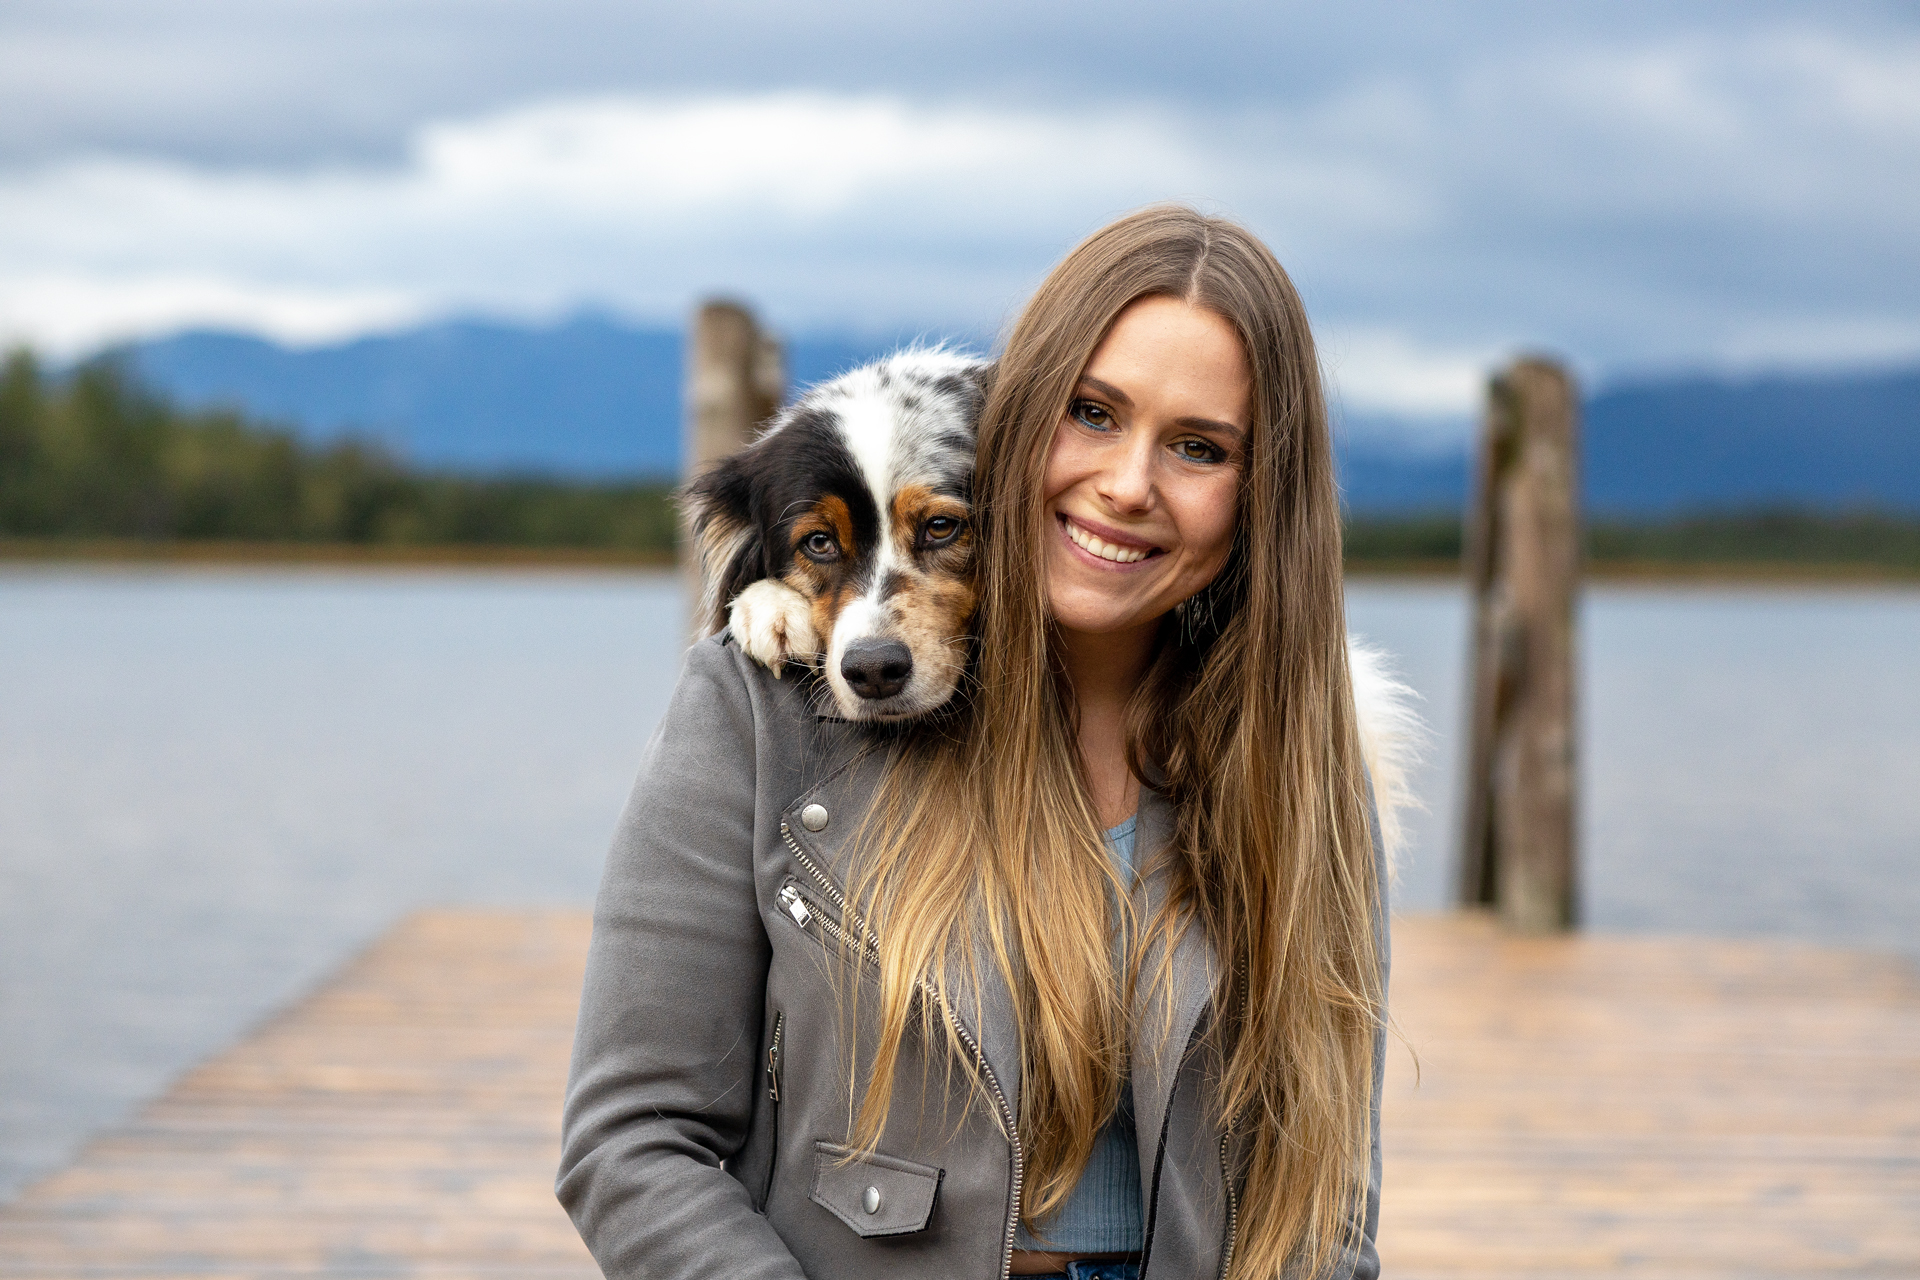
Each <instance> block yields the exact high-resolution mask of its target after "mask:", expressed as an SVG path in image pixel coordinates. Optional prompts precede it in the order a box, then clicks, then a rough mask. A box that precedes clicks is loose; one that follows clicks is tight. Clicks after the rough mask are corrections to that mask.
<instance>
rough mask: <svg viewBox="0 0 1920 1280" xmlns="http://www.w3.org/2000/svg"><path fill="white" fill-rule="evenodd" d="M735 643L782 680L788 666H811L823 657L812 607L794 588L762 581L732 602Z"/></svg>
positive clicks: (730, 613) (729, 612) (729, 616)
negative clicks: (819, 657) (795, 664)
mask: <svg viewBox="0 0 1920 1280" xmlns="http://www.w3.org/2000/svg"><path fill="white" fill-rule="evenodd" d="M727 625H728V626H729V627H731V628H732V630H733V641H734V643H735V644H737V645H739V646H740V647H741V648H742V649H744V650H746V653H747V656H748V657H749V658H752V659H753V660H754V661H755V662H758V663H759V664H760V665H761V666H763V667H766V668H767V669H769V670H770V671H772V672H773V675H774V679H776V680H777V679H779V678H780V669H781V668H782V667H784V666H786V664H787V663H789V662H801V663H807V664H809V665H811V664H812V663H813V662H814V660H815V659H816V658H818V656H819V653H820V641H819V637H818V636H816V635H815V634H814V631H813V607H812V605H811V604H810V603H809V601H808V600H807V598H806V597H805V596H803V595H801V594H800V593H799V592H798V591H795V590H794V589H793V588H792V587H789V586H786V585H784V584H783V583H779V582H775V581H773V580H772V579H769V578H762V579H761V580H760V581H759V582H756V583H754V584H753V585H752V586H750V587H748V588H747V589H746V590H745V591H742V592H741V593H740V594H739V595H737V596H735V597H734V598H733V603H732V604H731V605H729V606H728V608H727Z"/></svg>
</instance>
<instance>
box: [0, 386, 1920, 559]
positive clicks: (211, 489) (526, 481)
mask: <svg viewBox="0 0 1920 1280" xmlns="http://www.w3.org/2000/svg"><path fill="white" fill-rule="evenodd" d="M670 494H671V490H670V487H669V486H668V485H666V484H664V483H660V482H651V483H649V482H640V481H581V480H560V479H552V478H544V477H537V476H467V475H455V474H447V473H439V472H430V471H422V470H418V469H414V468H411V467H409V466H407V465H406V464H404V463H403V462H402V461H401V460H400V459H399V458H397V457H395V456H394V455H393V454H392V453H390V452H388V451H387V450H385V449H383V448H381V447H380V446H379V445H378V444H376V443H373V442H371V441H367V440H356V439H347V440H342V441H339V442H337V443H333V444H326V445H318V444H310V443H306V442H304V441H302V440H301V439H300V437H299V436H298V434H296V433H295V432H294V431H293V430H292V429H290V428H288V427H285V426H280V425H277V424H273V423H266V422H260V421H256V420H253V419H250V418H248V417H246V416H245V415H244V414H241V413H239V412H236V411H233V410H226V409H212V410H185V409H181V408H179V407H177V406H175V405H173V404H171V403H170V402H169V401H167V400H166V399H165V398H164V397H162V396H160V395H158V394H156V393H155V392H153V391H152V390H150V389H149V388H147V387H145V386H143V385H142V384H141V383H140V382H139V380H138V379H136V378H135V377H134V376H133V375H132V373H131V371H130V370H129V369H128V368H127V366H126V365H125V364H124V363H123V362H121V361H119V360H117V359H114V358H111V357H107V358H101V359H96V360H92V361H89V362H87V363H85V364H82V365H80V366H79V367H78V368H76V369H74V370H72V371H71V372H68V373H65V374H58V375H56V374H53V373H51V372H49V371H48V370H47V369H46V368H45V367H44V366H43V365H42V364H41V363H40V362H39V361H38V360H37V359H36V358H35V357H34V356H33V355H32V354H30V353H29V352H26V351H15V352H13V353H12V354H11V355H9V356H8V357H7V358H6V361H5V366H4V369H0V538H13V539H23V538H25V539H36V540H40V539H59V540H66V541H82V540H98V539H140V540H145V541H151V542H195V541H199V542H211V541H223V542H277V543H289V542H291V543H315V544H328V543H330V544H359V545H369V546H413V547H432V546H456V545H457V546H479V547H487V546H493V547H502V548H506V547H514V548H522V547H524V548H534V549H539V548H556V549H558V548H580V549H594V550H597V551H607V552H614V553H623V554H625V553H631V554H633V555H635V556H639V557H645V558H652V557H655V556H660V557H664V556H666V555H670V554H671V553H672V550H673V544H674V532H675V527H676V520H675V514H674V510H673V507H672V503H671V500H670ZM1346 549H1347V556H1348V559H1349V561H1351V562H1355V563H1361V564H1369V563H1370V564H1390V563H1404V564H1409V565H1414V564H1420V565H1437V564H1440V563H1441V562H1445V561H1449V560H1458V559H1459V556H1460V552H1461V526H1460V518H1459V517H1458V516H1457V515H1455V514H1452V513H1448V512H1436V513H1432V514H1426V515H1410V516H1378V515H1360V516H1356V517H1354V518H1352V519H1350V520H1349V521H1348V525H1347V539H1346ZM1587 550H1588V554H1589V556H1590V557H1591V558H1592V559H1593V560H1594V561H1596V562H1601V563H1620V562H1647V563H1654V564H1659V563H1672V564H1687V563H1756V564H1757V563H1771V564H1784V565H1793V564H1802V565H1818V564H1851V565H1870V566H1878V567H1883V568H1891V569H1895V570H1900V571H1911V572H1920V516H1915V515H1913V514H1905V515H1902V514H1893V513H1884V512H1881V513H1875V512H1858V513H1824V512H1813V511H1800V510H1787V509H1782V510H1769V511H1747V512H1729V513H1725V514H1706V515H1694V516H1688V517H1685V518H1678V519H1670V520H1660V521H1647V522H1633V521H1622V520H1604V519H1603V520H1596V521H1594V522H1593V523H1591V524H1590V525H1589V527H1588V529H1587Z"/></svg>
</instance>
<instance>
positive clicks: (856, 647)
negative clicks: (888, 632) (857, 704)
mask: <svg viewBox="0 0 1920 1280" xmlns="http://www.w3.org/2000/svg"><path fill="white" fill-rule="evenodd" d="M840 674H841V675H842V676H844V677H845V678H846V681H847V683H848V684H850V685H852V686H853V691H854V692H855V693H857V694H859V695H860V696H861V697H863V698H876V699H877V698H891V697H892V696H893V695H894V694H896V693H898V692H900V691H901V690H902V689H904V688H906V687H907V677H909V676H911V675H912V674H913V654H912V653H911V652H910V651H909V650H908V649H907V646H905V645H904V644H901V643H900V642H899V641H898V640H855V641H854V642H853V643H852V644H850V645H848V646H847V652H846V656H845V657H843V658H841V659H840Z"/></svg>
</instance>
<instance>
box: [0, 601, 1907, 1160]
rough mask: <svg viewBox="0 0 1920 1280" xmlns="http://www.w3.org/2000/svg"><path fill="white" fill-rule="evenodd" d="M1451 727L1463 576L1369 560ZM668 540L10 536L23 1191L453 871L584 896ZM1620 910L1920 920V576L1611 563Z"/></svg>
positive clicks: (1613, 891) (1672, 920) (635, 718)
mask: <svg viewBox="0 0 1920 1280" xmlns="http://www.w3.org/2000/svg"><path fill="white" fill-rule="evenodd" d="M1351 601H1352V621H1353V625H1354V628H1355V629H1356V630H1358V631H1360V632H1362V633H1364V634H1366V635H1367V636H1369V637H1370V638H1371V639H1373V640H1375V641H1376V642H1378V643H1381V644H1383V645H1385V646H1387V647H1388V648H1390V649H1391V650H1393V651H1394V652H1395V653H1397V654H1398V655H1399V656H1400V661H1401V665H1402V668H1403V670H1404V671H1405V673H1406V674H1407V676H1408V677H1409V678H1410V680H1411V681H1412V683H1413V684H1414V685H1415V686H1416V687H1417V688H1418V689H1420V690H1421V692H1422V693H1423V694H1424V695H1425V697H1426V700H1427V701H1426V712H1427V715H1428V718H1429V720H1430V722H1431V723H1432V725H1433V727H1434V730H1435V744H1434V749H1433V751H1432V753H1431V758H1430V760H1429V762H1428V764H1427V766H1426V768H1425V769H1424V771H1423V774H1422V778H1421V781H1422V787H1423V791H1424V793H1425V795H1426V799H1427V802H1428V805H1429V810H1428V812H1427V813H1426V814H1425V815H1423V816H1422V817H1420V818H1419V819H1418V820H1417V821H1416V822H1415V824H1414V827H1415V833H1416V837H1417V841H1418V844H1417V847H1416V849H1415V850H1414V853H1413V855H1412V856H1411V858H1410V859H1409V861H1408V865H1407V867H1406V869H1405V872H1404V876H1403V880H1402V883H1401V887H1400V905H1402V906H1403V907H1412V908H1419V907H1435V906H1439V905H1441V904H1442V903H1443V902H1444V900H1445V888H1444V886H1445V884H1446V878H1447V872H1448V865H1447V859H1448V856H1449V853H1450V839H1449V836H1450V832H1451V829H1452V826H1451V824H1452V821H1453V808H1454V803H1453V802H1454V787H1455V778H1454V773H1453V768H1454V760H1453V755H1452V751H1451V748H1452V746H1453V745H1454V739H1455V737H1456V725H1457V721H1458V715H1459V706H1460V692H1461V691H1460V681H1459V676H1460V672H1461V670H1462V667H1463V663H1464V656H1463V640H1464V636H1465V617H1464V606H1463V602H1462V599H1461V597H1460V595H1459V593H1458V592H1457V591H1456V590H1454V589H1452V588H1450V587H1445V586H1434V585H1408V584H1382V583H1362V584H1359V585H1357V586H1356V587H1355V588H1354V590H1353V592H1352V597H1351ZM679 628H680V620H679V607H678V600H677V595H676V585H675V583H674V582H673V581H672V580H670V579H667V578H664V577H641V576H616V575H581V576H574V577H567V576H555V575H551V574H539V575H534V574H526V575H512V574H424V573H392V574H371V573H353V574H330V573H321V572H308V573H284V572H274V573H251V572H153V573H137V574H136V573H126V572H79V573H76V572H66V571H62V572H39V571H22V570H12V571H7V572H4V573H0V1197H4V1196H5V1195H7V1194H9V1193H10V1192H11V1191H14V1190H17V1189H18V1187H19V1186H20V1185H21V1184H22V1183H23V1182H24V1181H25V1180H26V1179H28V1178H30V1177H31V1176H33V1175H35V1174H37V1173H40V1172H44V1171H46V1170H48V1169H50V1168H52V1167H55V1166H57V1165H58V1164H60V1163H61V1162H63V1161H64V1160H65V1159H67V1158H68V1157H69V1156H70V1155H71V1154H72V1152H73V1150H74V1149H75V1147H76V1146H77V1145H78V1143H79V1142H81V1141H82V1140H83V1139H84V1137H85V1136H86V1134H88V1133H89V1132H91V1131H92V1130H94V1129H95V1128H97V1127H99V1126H100V1125H102V1124H105V1123H108V1122H110V1121H112V1120H114V1119H115V1118H117V1117H119V1116H122V1115H124V1114H125V1113H126V1112H127V1111H128V1110H129V1109H130V1108H131V1107H133V1106H135V1105H136V1104H137V1103H138V1102H139V1101H140V1100H141V1099H144V1098H146V1097H149V1096H151V1095H152V1094H153V1093H155V1092H156V1091H158V1090H159V1089H160V1088H162V1087H163V1086H164V1084H165V1083H166V1081H167V1080H168V1079H170V1078H171V1077H172V1076H173V1075H174V1074H176V1073H177V1072H179V1071H180V1070H182V1069H183V1068H185V1067H187V1066H189V1065H191V1064H192V1063H193V1062H194V1061H196V1060H197V1059H199V1058H201V1057H203V1056H204V1055H205V1054H207V1053H209V1052H211V1051H212V1050H214V1049H216V1048H218V1047H220V1046H221V1045H223V1044H225V1043H227V1042H229V1041H230V1040H231V1039H232V1038H233V1037H234V1036H235V1035H236V1034H237V1033H239V1032H240V1031H242V1030H244V1029H245V1028H246V1027H247V1026H249V1025H250V1024H252V1023H253V1022H255V1021H256V1020H258V1019H259V1018H261V1017H262V1016H264V1015H265V1014H266V1013H268V1012H269V1011H270V1010H272V1009H274V1008H275V1007H277V1006H278V1005H280V1004H282V1003H283V1002H284V1001H286V1000H287V999H288V998H289V997H291V996H293V995H296V994H297V993H299V992H300V991H302V990H304V989H306V988H308V987H309V986H311V985H312V984H313V983H314V982H316V981H317V980H319V979H320V978H322V977H323V976H324V975H325V974H326V973H327V972H328V971H329V970H330V969H331V968H332V967H334V966H335V965H337V964H338V963H339V962H340V961H341V960H342V959H344V958H345V957H346V956H347V955H349V954H350V953H351V952H352V951H353V950H354V949H355V948H357V947H358V946H360V945H361V944H363V943H364V942H365V941H367V940H368V939H369V938H371V937H373V936H374V935H376V934H377V933H378V932H379V931H380V930H381V929H383V928H384V927H385V926H386V925H387V924H389V923H390V922H391V921H392V920H393V919H394V917H395V916H396V915H398V914H399V913H400V912H402V911H405V910H406V909H408V908H410V907H413V906H416V905H420V904H426V903H441V902H457V903H473V902H478V903H514V904H527V903H566V904H581V903H585V902H586V901H587V900H588V898H589V897H590V895H591V894H592V891H593V887H594V883H595V880H596V878H597V876H598V871H599V864H600V859H601V857H602V854H603V853H604V850H605V845H606V840H607V836H608V834H609V833H610V831H611V829H612V826H613V822H614V819H615V817H616V816H617V814H618V811H619V807H620V803H621V801H622V799H623V798H624V796H625V793H626V789H627V787H628V785H629V783H630V781H631V775H632V772H633V770H634V767H635V765H636V762H637V761H638V759H639V755H640V752H641V749H642V746H643V745H644V743H645V740H646V737H647V734H648V732H649V731H650V729H651V727H652V725H653V723H654V721H655V720H656V719H657V717H658V716H659V714H660V711H661V709H662V707H663V705H664V702H665V698H666V695H667V692H668V688H669V686H670V684H671V681H672V678H673V673H674V669H675V666H676V663H677V643H678V637H679V634H680V630H679ZM1584 647H1585V657H1586V678H1585V684H1584V699H1585V706H1584V710H1585V714H1586V736H1585V754H1584V759H1583V770H1584V773H1585V788H1586V791H1585V794H1586V805H1585V811H1584V814H1583V828H1584V839H1585V841H1586V846H1587V856H1586V883H1585V893H1586V901H1587V906H1588V914H1589V918H1590V920H1591V921H1592V922H1593V923H1594V924H1595V925H1596V926H1599V927H1605V928H1622V929H1642V930H1685V931H1691V932H1715V933H1777V934H1793V935H1799V936H1806V937H1814V938H1822V939H1829V940H1837V941H1843V942H1849V943H1862V944H1871V945H1881V946H1894V947H1906V948H1910V949H1915V950H1920V943H1916V942H1915V938H1916V937H1917V936H1920V662H1917V661H1916V653H1917V652H1920V593H1916V592H1897V591H1884V592H1876V591H1806V592H1779V591H1703V590H1689V591H1671V590H1660V589H1636V590H1624V589H1606V588H1603V589H1597V590H1595V591H1593V592H1592V593H1591V594H1590V595H1589V597H1588V601H1587V604H1586V616H1585V630H1584Z"/></svg>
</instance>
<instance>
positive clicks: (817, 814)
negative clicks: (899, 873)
mask: <svg viewBox="0 0 1920 1280" xmlns="http://www.w3.org/2000/svg"><path fill="white" fill-rule="evenodd" d="M800 825H801V826H803V827H805V828H806V829H807V830H809V831H825V830H826V829H827V807H826V806H825V805H823V804H810V805H808V806H807V807H806V808H804V809H802V810H801V811H800ZM875 1194H878V1193H877V1192H876V1193H875ZM867 1212H869V1213H871V1212H873V1211H872V1210H871V1209H869V1210H868V1211H867Z"/></svg>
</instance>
